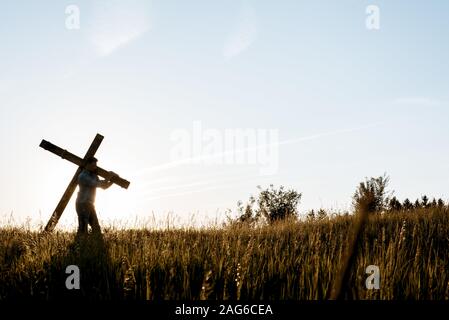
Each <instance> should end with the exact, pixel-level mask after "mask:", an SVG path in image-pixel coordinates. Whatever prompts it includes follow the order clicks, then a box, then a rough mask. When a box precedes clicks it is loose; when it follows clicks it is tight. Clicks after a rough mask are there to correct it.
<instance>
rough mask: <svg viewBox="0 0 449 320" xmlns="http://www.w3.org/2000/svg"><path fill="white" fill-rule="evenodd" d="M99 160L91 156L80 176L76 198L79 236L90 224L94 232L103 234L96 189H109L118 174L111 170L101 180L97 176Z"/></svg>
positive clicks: (85, 232)
mask: <svg viewBox="0 0 449 320" xmlns="http://www.w3.org/2000/svg"><path fill="white" fill-rule="evenodd" d="M97 161H98V160H97V159H96V158H95V157H90V158H89V159H88V160H87V162H86V166H85V167H84V169H83V170H82V171H81V173H80V175H79V176H78V186H79V191H78V197H77V198H76V212H77V213H78V236H81V235H85V234H87V232H88V231H87V228H88V225H90V226H91V228H92V232H93V233H95V234H101V228H100V224H99V223H98V218H97V213H96V211H95V195H96V189H97V188H102V189H108V188H109V187H110V186H111V185H112V184H113V182H112V181H111V179H112V178H113V177H116V176H117V174H116V173H114V172H113V171H109V174H110V175H109V178H108V179H107V180H106V179H105V180H100V179H99V178H98V176H97Z"/></svg>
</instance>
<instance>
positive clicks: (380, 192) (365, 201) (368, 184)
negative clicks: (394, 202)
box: [353, 174, 390, 213]
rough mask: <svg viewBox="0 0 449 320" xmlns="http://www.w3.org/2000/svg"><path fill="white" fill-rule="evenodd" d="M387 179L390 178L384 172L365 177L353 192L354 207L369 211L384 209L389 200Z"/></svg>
mask: <svg viewBox="0 0 449 320" xmlns="http://www.w3.org/2000/svg"><path fill="white" fill-rule="evenodd" d="M389 181H390V178H389V177H388V176H387V175H385V174H384V175H383V176H380V177H377V178H370V179H368V178H366V179H365V181H363V182H361V183H360V184H359V186H358V187H357V189H356V191H355V193H354V196H353V205H354V208H355V209H356V210H359V209H360V208H361V207H363V208H366V210H368V212H370V213H372V212H380V211H382V210H384V209H386V206H387V204H388V201H389V199H388V192H387V187H388V183H389Z"/></svg>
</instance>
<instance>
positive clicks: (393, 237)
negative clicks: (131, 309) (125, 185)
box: [0, 209, 449, 300]
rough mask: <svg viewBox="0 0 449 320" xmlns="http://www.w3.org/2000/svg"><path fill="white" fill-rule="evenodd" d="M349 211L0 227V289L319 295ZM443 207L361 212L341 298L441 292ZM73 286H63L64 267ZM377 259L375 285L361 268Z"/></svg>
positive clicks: (444, 293)
mask: <svg viewBox="0 0 449 320" xmlns="http://www.w3.org/2000/svg"><path fill="white" fill-rule="evenodd" d="M353 224H354V218H353V217H351V216H339V217H334V218H329V219H324V220H321V221H312V222H284V223H278V224H276V225H273V226H266V227H259V228H250V227H245V226H233V227H229V228H221V229H219V228H217V229H209V230H194V229H192V230H166V231H163V230H161V231H149V230H106V231H105V232H104V241H102V240H101V239H90V241H87V242H85V243H76V242H74V234H72V233H61V232H56V233H53V234H48V235H39V234H38V233H35V232H31V231H26V230H24V229H14V228H10V229H1V230H0V299H15V298H21V299H22V298H33V299H65V298H69V297H70V298H82V299H151V300H152V299H188V300H190V299H195V300H197V299H224V300H225V299H274V300H278V299H282V300H283V299H307V300H308V299H325V298H326V297H328V296H329V294H330V290H331V288H332V286H333V285H334V283H335V281H336V279H337V278H338V276H339V272H340V269H341V268H340V265H341V259H342V257H343V256H344V250H345V248H346V246H347V243H348V241H349V237H350V234H351V232H350V230H351V228H352V226H353ZM448 248H449V212H448V210H447V209H423V210H417V211H413V212H408V213H393V214H386V215H374V216H371V217H370V218H369V219H368V221H367V223H366V225H365V228H364V229H363V232H362V233H361V235H360V239H359V241H358V244H357V250H356V251H355V252H356V253H357V254H356V256H355V257H354V259H353V263H352V264H351V265H350V266H349V273H348V280H347V282H346V283H343V285H342V290H343V291H344V297H345V298H346V299H437V300H441V299H449V251H448ZM71 264H75V265H78V266H79V267H80V270H81V290H67V289H66V288H65V279H66V277H67V275H66V274H65V268H66V267H67V266H68V265H71ZM368 265H377V266H379V267H380V272H381V283H380V289H379V290H367V289H366V288H365V279H366V277H367V276H368V275H366V274H365V268H366V267H367V266H368Z"/></svg>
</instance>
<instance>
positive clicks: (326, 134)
mask: <svg viewBox="0 0 449 320" xmlns="http://www.w3.org/2000/svg"><path fill="white" fill-rule="evenodd" d="M383 123H385V122H375V123H371V124H367V125H364V126H360V127H355V128H349V129H340V130H334V131H329V132H323V133H318V134H314V135H310V136H305V137H300V138H293V139H287V140H283V141H279V142H277V143H271V144H261V145H257V146H254V147H247V148H242V149H238V150H228V151H224V152H217V153H214V154H208V155H200V156H195V157H189V158H184V159H182V160H176V161H170V162H167V163H164V164H161V165H157V166H154V167H151V168H146V169H143V170H142V171H140V172H138V173H136V174H135V175H136V176H138V175H143V174H149V173H155V172H160V171H164V170H169V169H171V168H175V167H179V166H181V165H184V164H189V163H191V162H195V161H200V160H206V159H211V158H217V157H223V156H225V155H230V154H238V153H243V152H248V151H253V150H257V149H261V148H267V147H274V146H282V145H289V144H295V143H299V142H304V141H310V140H315V139H319V138H324V137H329V136H335V135H339V134H344V133H351V132H356V131H360V130H364V129H368V128H372V127H377V126H379V125H381V124H383Z"/></svg>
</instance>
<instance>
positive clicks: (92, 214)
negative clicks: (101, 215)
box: [89, 205, 101, 234]
mask: <svg viewBox="0 0 449 320" xmlns="http://www.w3.org/2000/svg"><path fill="white" fill-rule="evenodd" d="M89 224H90V226H91V228H92V233H94V234H101V227H100V224H99V223H98V218H97V212H96V211H95V207H94V205H90V206H89Z"/></svg>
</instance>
